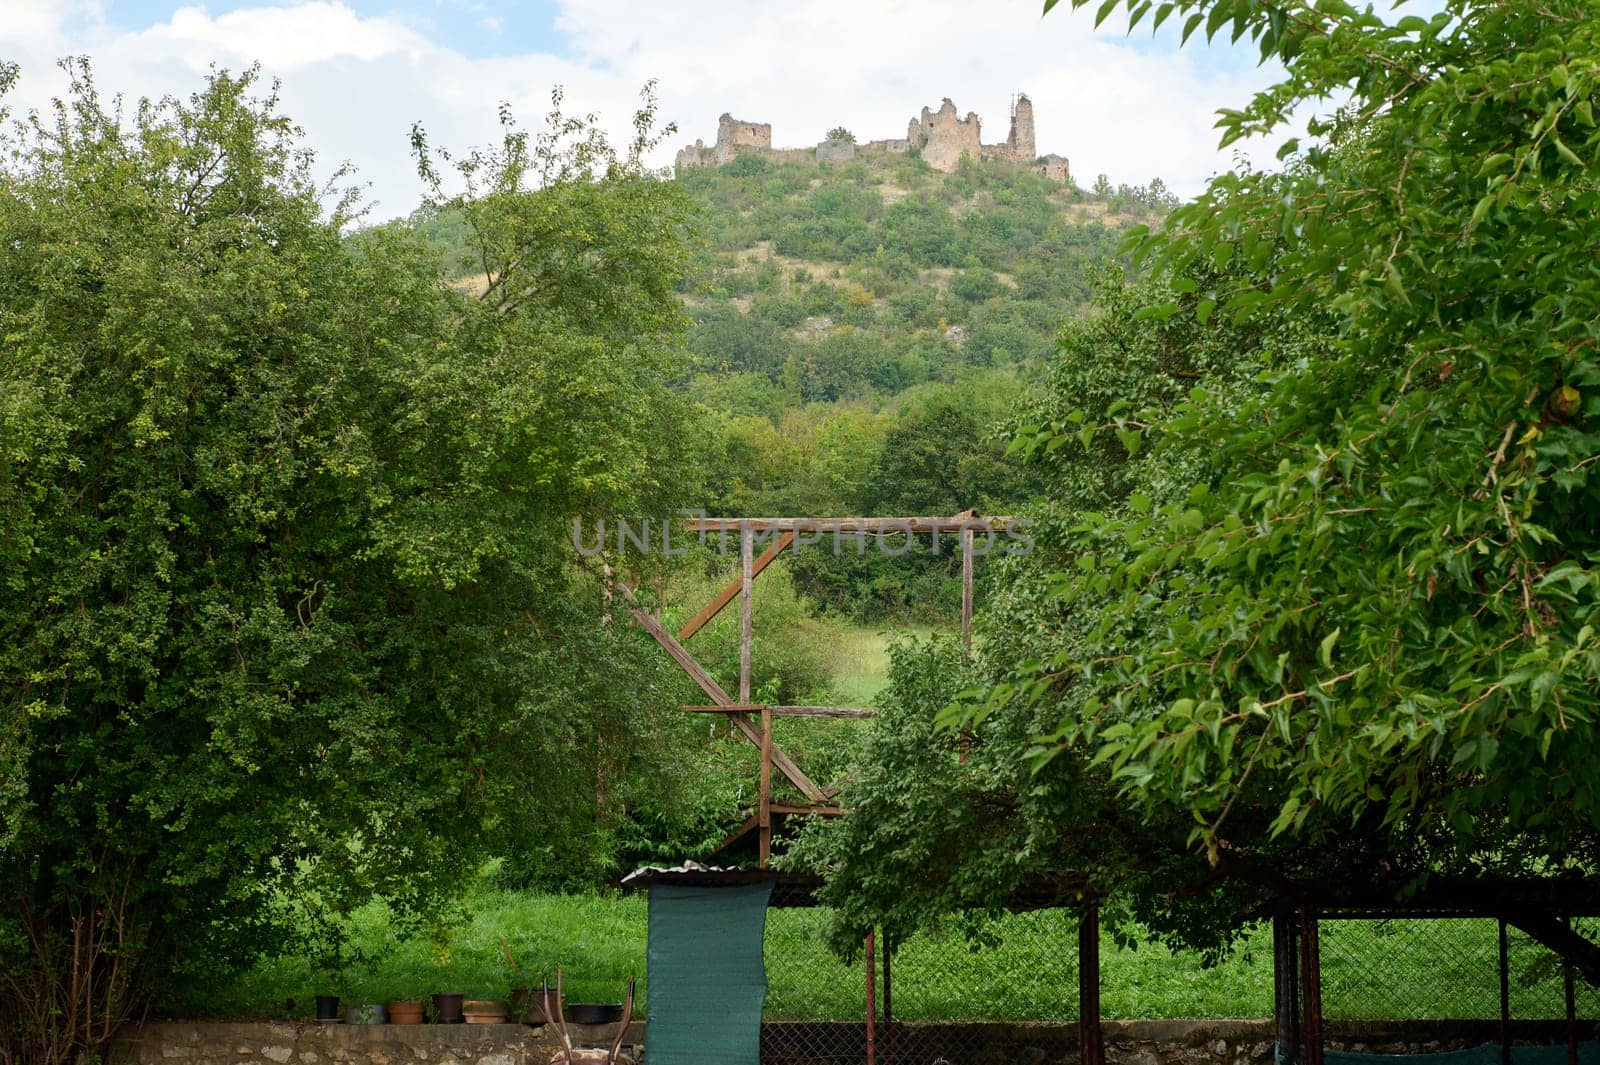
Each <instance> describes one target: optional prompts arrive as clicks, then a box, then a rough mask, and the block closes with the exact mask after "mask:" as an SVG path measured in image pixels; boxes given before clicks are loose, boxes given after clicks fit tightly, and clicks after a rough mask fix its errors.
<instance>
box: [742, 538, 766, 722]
mask: <svg viewBox="0 0 1600 1065" xmlns="http://www.w3.org/2000/svg"><path fill="white" fill-rule="evenodd" d="M755 537H756V534H755V532H754V531H753V530H751V529H750V528H748V527H747V528H746V529H745V530H744V532H743V533H742V534H741V535H740V537H739V573H740V577H739V585H740V587H739V701H740V702H741V703H748V702H749V701H750V618H751V610H752V605H751V602H750V582H751V581H753V580H754V579H755V575H754V574H753V573H752V572H751V570H753V569H754V568H755V564H754V555H755V547H754V546H753V545H754V544H755ZM766 712H767V711H765V710H763V711H762V713H763V714H765V713H766ZM761 742H762V743H763V744H764V745H766V746H769V747H770V746H771V742H770V738H769V737H767V735H766V733H765V732H763V733H762V741H761Z"/></svg>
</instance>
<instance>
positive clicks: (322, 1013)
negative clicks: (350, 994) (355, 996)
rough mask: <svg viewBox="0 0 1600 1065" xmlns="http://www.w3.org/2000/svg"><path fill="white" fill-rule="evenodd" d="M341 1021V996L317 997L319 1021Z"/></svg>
mask: <svg viewBox="0 0 1600 1065" xmlns="http://www.w3.org/2000/svg"><path fill="white" fill-rule="evenodd" d="M338 1019H339V996H338V995H318V996H317V1020H319V1021H336V1020H338Z"/></svg>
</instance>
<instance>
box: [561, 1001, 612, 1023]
mask: <svg viewBox="0 0 1600 1065" xmlns="http://www.w3.org/2000/svg"><path fill="white" fill-rule="evenodd" d="M562 1016H564V1017H565V1018H566V1019H567V1020H569V1021H571V1022H572V1023H573V1024H616V1023H617V1022H618V1021H620V1020H622V1007H621V1006H620V1005H619V1004H617V1003H615V1002H574V1003H573V1004H572V1005H570V1006H564V1007H562Z"/></svg>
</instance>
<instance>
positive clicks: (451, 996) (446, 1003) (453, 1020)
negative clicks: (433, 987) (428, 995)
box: [433, 991, 467, 1024]
mask: <svg viewBox="0 0 1600 1065" xmlns="http://www.w3.org/2000/svg"><path fill="white" fill-rule="evenodd" d="M466 997H467V996H466V995H465V994H463V993H461V992H459V991H457V992H450V993H441V994H437V995H434V996H433V1019H434V1021H436V1022H437V1023H439V1024H465V1023H466V1020H467V1019H466V1018H465V1017H463V1016H462V1015H461V1003H462V1002H464V1001H466Z"/></svg>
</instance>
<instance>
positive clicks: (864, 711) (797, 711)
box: [683, 703, 878, 718]
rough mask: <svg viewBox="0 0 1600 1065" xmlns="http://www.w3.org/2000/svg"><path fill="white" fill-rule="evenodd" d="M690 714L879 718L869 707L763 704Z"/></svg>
mask: <svg viewBox="0 0 1600 1065" xmlns="http://www.w3.org/2000/svg"><path fill="white" fill-rule="evenodd" d="M683 709H684V711H685V712H687V713H690V714H759V713H761V711H763V710H771V711H772V716H773V717H849V718H866V717H875V716H877V713H878V712H877V711H876V710H874V709H872V708H871V707H869V706H766V705H764V704H762V703H727V704H726V705H724V704H722V703H716V704H714V705H712V706H686V707H684V708H683Z"/></svg>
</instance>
